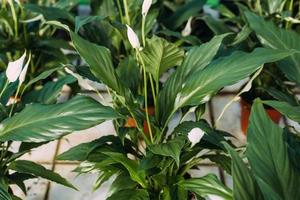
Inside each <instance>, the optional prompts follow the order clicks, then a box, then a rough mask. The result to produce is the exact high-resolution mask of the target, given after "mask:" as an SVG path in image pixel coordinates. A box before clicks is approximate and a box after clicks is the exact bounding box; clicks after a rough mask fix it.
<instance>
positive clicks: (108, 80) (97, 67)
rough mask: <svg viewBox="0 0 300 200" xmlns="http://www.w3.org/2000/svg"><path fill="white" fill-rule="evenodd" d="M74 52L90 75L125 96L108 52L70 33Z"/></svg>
mask: <svg viewBox="0 0 300 200" xmlns="http://www.w3.org/2000/svg"><path fill="white" fill-rule="evenodd" d="M70 35H71V38H72V41H73V43H74V45H75V48H76V50H77V51H78V53H79V54H80V55H81V56H82V58H83V59H84V60H85V61H86V62H87V63H88V64H89V66H90V68H91V71H92V73H93V74H94V75H95V76H96V77H97V78H98V79H99V80H100V81H101V82H103V83H104V84H106V85H107V86H108V87H110V88H111V89H113V90H114V91H116V92H117V93H118V94H121V95H124V96H125V90H124V88H123V86H122V84H121V82H120V80H119V78H118V76H117V73H116V71H115V69H114V67H113V63H112V57H111V53H110V51H109V50H108V49H107V48H105V47H102V46H99V45H96V44H93V43H91V42H89V41H87V40H84V39H82V38H81V37H80V36H79V35H77V34H75V33H73V32H72V31H71V32H70Z"/></svg>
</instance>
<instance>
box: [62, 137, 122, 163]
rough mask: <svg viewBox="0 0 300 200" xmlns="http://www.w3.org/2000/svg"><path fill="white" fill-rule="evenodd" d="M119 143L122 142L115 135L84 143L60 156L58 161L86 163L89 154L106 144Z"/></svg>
mask: <svg viewBox="0 0 300 200" xmlns="http://www.w3.org/2000/svg"><path fill="white" fill-rule="evenodd" d="M116 141H117V142H119V143H120V140H119V139H118V138H117V137H116V136H113V135H108V136H103V137H101V138H99V139H97V140H94V141H91V142H87V143H82V144H79V145H77V146H75V147H72V148H71V149H69V150H68V151H66V152H64V153H62V154H60V155H59V156H58V157H57V159H58V160H72V161H85V160H87V158H88V156H89V154H90V153H91V152H92V151H93V150H95V149H96V148H97V147H100V146H102V145H103V144H106V143H115V142H116Z"/></svg>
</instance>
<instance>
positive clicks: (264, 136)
mask: <svg viewBox="0 0 300 200" xmlns="http://www.w3.org/2000/svg"><path fill="white" fill-rule="evenodd" d="M283 136H284V130H283V129H282V128H280V127H279V126H278V125H276V124H275V123H274V122H273V121H272V120H271V119H270V118H269V117H268V115H267V114H266V112H265V110H264V108H263V104H262V103H261V102H260V100H256V101H255V102H254V105H253V106H252V110H251V115H250V126H249V129H248V134H247V141H248V145H247V151H246V155H247V158H248V160H249V163H250V166H251V169H252V170H253V173H254V175H255V177H257V178H259V181H258V184H259V185H260V187H264V188H266V186H268V188H270V189H272V190H273V191H274V192H276V194H277V195H275V196H279V197H280V198H281V199H299V198H300V190H299V189H298V187H299V184H300V175H299V172H297V171H296V170H295V168H294V167H293V166H292V164H291V162H290V158H289V153H288V146H287V143H286V142H285V141H284V137H283ZM261 183H263V184H261ZM270 189H269V190H270ZM263 194H264V196H265V198H266V199H267V197H268V194H266V193H263Z"/></svg>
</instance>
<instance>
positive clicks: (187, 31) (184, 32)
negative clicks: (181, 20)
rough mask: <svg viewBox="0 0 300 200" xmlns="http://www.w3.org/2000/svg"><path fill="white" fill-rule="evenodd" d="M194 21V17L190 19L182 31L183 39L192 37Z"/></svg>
mask: <svg viewBox="0 0 300 200" xmlns="http://www.w3.org/2000/svg"><path fill="white" fill-rule="evenodd" d="M192 20H193V17H190V18H189V20H188V21H187V23H186V25H185V27H184V29H183V30H182V31H181V35H182V36H183V37H186V36H189V35H191V33H192Z"/></svg>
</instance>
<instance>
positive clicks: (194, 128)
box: [0, 0, 300, 200]
mask: <svg viewBox="0 0 300 200" xmlns="http://www.w3.org/2000/svg"><path fill="white" fill-rule="evenodd" d="M3 2H6V1H3ZM64 2H65V1H58V2H57V3H55V4H54V7H47V6H48V5H47V6H45V5H44V6H40V5H35V4H30V5H27V4H25V5H23V4H22V3H21V2H19V1H17V2H13V1H9V5H8V6H10V7H11V8H16V7H17V6H19V7H20V8H17V12H14V11H13V9H11V11H12V12H13V15H16V14H21V15H22V12H23V10H22V9H23V6H24V8H26V9H28V10H31V12H33V13H38V15H33V17H34V18H33V19H31V20H29V21H28V20H27V19H28V18H27V17H28V16H32V13H31V12H30V14H28V16H27V17H24V16H22V17H24V18H22V20H25V21H24V22H25V24H27V23H28V25H29V24H30V23H33V22H34V23H38V24H39V25H40V27H44V26H45V27H44V28H45V29H46V30H50V29H51V28H50V27H52V26H50V24H51V25H54V26H55V30H57V29H64V32H68V33H69V34H70V36H71V42H72V46H70V44H69V43H68V42H67V43H68V47H70V50H72V49H73V48H75V49H76V51H77V52H78V54H79V55H80V56H81V58H82V61H83V62H78V63H80V64H79V65H78V66H75V67H73V66H72V65H71V63H68V62H62V65H61V64H59V65H58V64H57V62H55V63H56V64H53V63H52V64H53V65H52V64H50V65H51V67H50V68H42V69H41V70H37V71H34V73H31V72H32V71H30V70H31V69H37V68H36V67H37V65H38V64H39V63H43V62H44V60H43V59H38V58H39V57H40V56H39V55H38V53H37V52H34V51H33V50H34V49H32V48H20V47H18V48H17V51H12V52H13V55H14V56H10V55H12V53H4V54H1V65H2V67H3V66H4V67H3V69H5V70H3V72H2V73H1V74H0V103H1V104H0V108H1V109H0V199H1V200H2V199H4V200H12V199H20V198H18V197H17V196H15V195H14V194H13V191H12V189H11V187H10V186H11V185H12V184H14V185H17V186H18V187H20V188H21V190H22V191H23V192H24V193H26V187H25V184H24V181H26V180H28V179H32V178H36V177H42V178H46V179H49V180H51V181H54V182H57V183H59V184H62V185H64V186H67V187H70V188H73V189H76V188H75V187H74V186H73V185H72V184H71V183H69V182H68V181H67V180H66V179H64V178H63V177H61V176H60V175H59V174H57V173H55V172H52V171H51V170H48V169H46V168H44V167H43V166H41V165H39V164H37V163H34V162H32V161H27V160H22V156H23V155H24V154H26V153H28V152H29V151H30V150H32V149H34V148H37V147H39V146H41V145H44V144H46V143H47V142H49V141H53V140H56V139H59V138H61V137H63V136H65V135H67V134H69V133H71V132H73V131H77V130H83V129H87V128H90V127H93V126H95V125H98V124H100V123H102V122H104V121H107V120H112V122H113V124H114V128H115V130H116V134H113V135H107V136H101V137H99V138H98V139H96V140H94V141H91V142H88V143H83V144H80V145H78V146H75V147H73V148H71V149H70V150H68V151H66V152H64V153H62V154H61V155H59V156H58V157H57V159H59V160H69V161H79V162H80V163H81V164H80V165H79V166H78V167H77V168H76V169H75V171H76V172H78V173H79V174H82V173H97V175H98V180H97V181H96V182H95V185H94V190H97V189H99V188H101V186H102V184H103V183H104V182H106V181H112V184H111V186H110V190H109V194H108V196H107V199H108V200H114V199H118V200H119V199H133V200H134V199H139V200H140V199H142V200H149V199H154V200H157V199H162V200H171V199H172V200H176V199H178V200H183V199H206V198H210V197H212V196H217V197H219V198H222V199H226V200H227V199H228V200H229V199H237V200H240V199H243V200H248V199H249V200H253V199H259V200H260V199H261V200H265V199H278V200H279V199H299V198H300V193H299V190H298V186H299V180H300V166H299V157H300V143H299V133H298V132H297V131H296V130H294V129H293V128H291V127H285V128H282V127H279V126H278V125H276V124H274V123H273V122H272V121H271V120H270V119H269V117H268V116H267V114H266V112H265V110H264V106H269V107H273V108H274V109H276V110H278V111H279V112H281V113H282V114H283V115H285V116H286V117H287V118H290V119H291V120H294V121H296V122H298V123H300V113H299V110H300V108H299V106H298V105H295V104H291V103H290V102H289V101H285V100H286V98H281V99H279V100H280V101H265V100H261V99H257V100H255V103H254V105H253V108H252V112H251V116H250V124H249V128H248V135H247V137H248V138H247V145H246V147H239V148H236V147H235V146H234V145H233V144H232V143H231V139H232V138H233V136H232V135H231V134H230V133H227V132H224V131H221V130H218V128H217V127H218V124H210V123H209V122H207V121H206V120H205V119H204V116H203V114H204V113H205V107H206V103H207V102H208V101H209V100H210V99H211V98H213V97H214V96H215V95H216V94H217V93H218V92H219V91H220V90H221V89H222V88H223V87H225V86H228V85H232V84H234V83H236V82H238V81H240V80H242V79H245V78H248V77H250V79H249V82H248V83H247V84H246V86H245V87H244V88H243V89H242V91H241V92H243V91H248V90H249V89H250V88H251V86H252V81H253V79H254V78H255V77H257V75H258V74H260V73H261V71H262V69H263V68H272V67H273V66H272V65H265V64H267V63H276V62H278V63H289V62H288V61H290V60H292V61H295V60H297V56H298V53H299V52H298V51H297V48H292V47H286V48H270V47H272V45H265V47H263V48H261V47H259V48H255V47H253V49H251V51H250V52H249V51H241V50H238V49H240V48H238V47H237V46H235V45H236V44H237V43H236V40H234V39H232V38H235V39H236V38H239V37H241V35H240V34H237V35H234V33H224V34H216V36H214V37H212V39H210V40H209V41H207V42H203V43H202V42H201V40H200V39H199V38H198V37H197V36H196V35H194V33H193V30H194V27H193V21H194V20H195V19H196V20H197V16H196V15H197V13H198V12H199V9H201V8H202V6H203V5H204V3H205V2H204V1H203V2H202V1H199V0H192V1H182V2H185V3H183V4H182V5H179V4H180V2H179V1H178V2H177V1H176V2H172V1H153V2H152V1H151V0H144V1H141V0H136V1H127V0H123V1H91V3H92V4H97V3H98V4H99V5H98V6H92V12H93V13H94V14H95V13H97V12H100V11H101V13H103V15H101V16H100V15H99V16H98V15H95V16H87V17H76V18H75V19H74V18H73V16H70V15H69V14H68V13H67V14H66V13H63V12H62V11H63V8H67V7H68V6H66V4H65V3H64ZM6 6H7V4H4V5H2V10H1V13H4V11H7V9H5V8H6ZM65 6H66V7H65ZM68 8H69V7H68ZM107 8H110V9H107ZM157 8H164V9H162V11H161V10H159V9H157ZM49 9H50V10H51V11H53V12H54V11H55V12H54V13H55V14H53V13H52V14H51V12H49ZM166 9H169V11H167V12H166ZM111 11H113V12H111ZM110 12H111V13H110ZM49 13H50V14H49ZM247 15H249V16H252V15H251V14H247ZM5 16H6V17H5V18H4V23H5V24H9V26H6V27H5V29H0V32H1V31H3V30H5V31H7V30H8V33H9V35H10V37H12V38H14V39H13V40H18V39H22V37H23V36H24V39H25V38H26V37H25V36H26V35H27V34H26V30H29V29H26V27H25V28H24V27H23V28H21V27H22V24H19V23H15V22H17V21H18V19H17V18H16V17H15V16H14V17H13V18H12V19H13V21H11V20H10V18H9V17H7V15H5ZM8 16H10V15H8ZM161 16H163V17H165V19H162V18H161ZM166 16H168V17H166ZM252 17H254V16H252ZM254 18H256V17H254ZM41 19H42V22H40V20H41ZM5 20H6V21H7V23H6V22H5ZM36 20H37V21H36ZM2 22H3V20H2V21H1V23H2ZM11 24H12V25H11ZM68 25H69V26H68ZM29 27H30V26H28V27H27V28H29ZM52 28H53V27H52ZM56 28H57V29H56ZM254 28H255V27H254V25H253V29H254ZM42 29H43V28H42ZM262 29H263V28H262ZM9 30H12V31H9ZM20 30H22V31H24V32H21V31H20ZM73 30H74V31H73ZM46 32H47V31H46ZM51 32H52V31H49V35H48V34H46V35H47V36H49V37H50V38H51V37H52V35H51V34H50V33H51ZM278 32H282V33H283V32H284V31H278ZM95 33H97V34H95ZM276 33H277V32H276ZM4 34H6V33H4ZM258 34H260V33H258ZM0 35H1V37H2V35H3V34H2V33H0ZM21 35H22V37H21ZM232 36H235V37H232ZM293 37H296V36H294V34H293ZM275 38H276V39H277V40H278V41H282V40H283V39H282V38H278V37H275ZM47 39H49V38H48V37H47ZM41 41H42V42H43V39H41ZM200 43H201V44H200ZM235 43H236V44H235ZM29 44H30V43H29ZM195 44H197V45H195ZM281 44H282V43H281ZM295 44H296V43H295ZM48 45H49V43H48ZM48 45H47V46H48ZM25 46H26V47H30V45H25ZM50 46H51V45H50ZM54 46H55V45H54ZM0 47H1V46H0ZM48 47H49V46H48ZM60 47H61V46H60V45H59V48H57V46H56V47H55V49H56V50H59V51H61V48H60ZM4 49H5V48H4ZM52 50H53V49H52ZM56 50H54V51H53V52H55V51H56ZM1 53H2V51H1ZM2 55H8V56H7V58H5V59H2V58H3V56H2ZM41 58H43V56H41ZM38 60H40V61H38ZM46 63H48V62H46ZM295 63H296V62H295ZM48 64H49V63H48ZM64 64H65V65H64ZM73 65H74V63H73ZM283 66H284V65H283ZM294 75H296V74H294ZM76 82H78V84H80V86H81V87H82V88H83V89H86V90H89V91H94V92H96V93H97V94H98V96H99V98H100V99H101V103H99V102H98V101H96V100H94V99H92V98H90V97H87V96H84V95H80V94H77V95H76V96H72V95H71V96H70V97H69V100H67V101H65V102H59V101H58V97H59V96H60V92H61V90H62V87H63V86H64V85H72V86H73V87H74V88H75V89H76V90H77V91H78V87H76V86H74V85H76ZM99 84H102V85H104V86H105V87H104V88H106V91H107V93H108V94H109V95H110V98H109V99H111V101H109V100H107V99H104V98H103V97H102V95H101V93H99V91H98V90H97V87H96V86H99ZM241 92H240V93H241ZM240 93H239V94H240ZM228 106H229V104H228ZM226 108H227V105H226V106H225V108H224V110H225V109H226ZM221 117H222V114H221V116H219V118H218V119H219V120H221ZM103 132H105V130H103ZM206 160H210V161H211V162H214V163H216V164H217V165H218V166H220V167H221V168H222V169H224V170H225V171H226V172H227V173H228V174H230V175H232V178H233V188H232V189H230V188H228V187H226V186H225V185H224V184H223V183H222V182H221V181H220V180H219V179H218V178H217V176H216V175H214V174H208V175H206V176H197V175H195V174H194V173H192V171H193V170H198V169H199V165H200V164H202V163H203V162H205V161H206Z"/></svg>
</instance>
